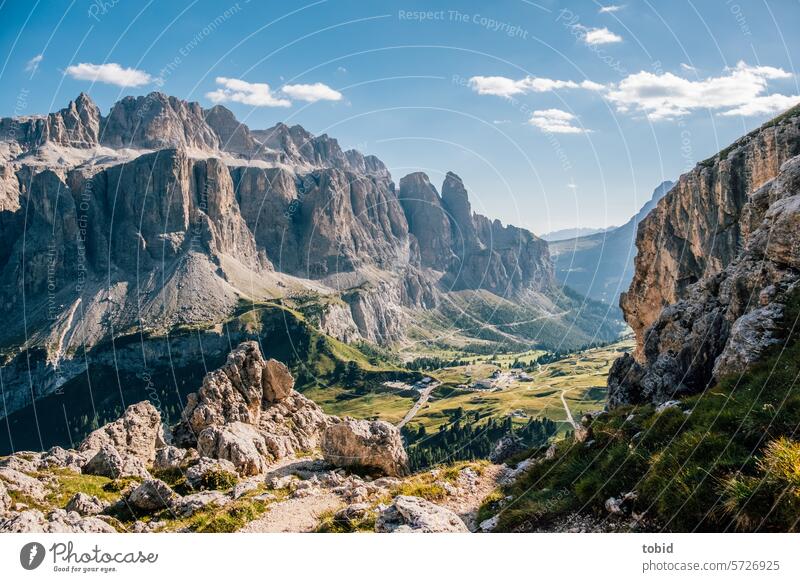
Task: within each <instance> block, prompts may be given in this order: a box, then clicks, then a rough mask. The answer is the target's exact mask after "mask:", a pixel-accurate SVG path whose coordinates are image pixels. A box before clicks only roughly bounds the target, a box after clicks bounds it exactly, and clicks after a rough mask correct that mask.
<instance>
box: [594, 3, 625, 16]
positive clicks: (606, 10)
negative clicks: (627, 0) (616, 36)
mask: <svg viewBox="0 0 800 582" xmlns="http://www.w3.org/2000/svg"><path fill="white" fill-rule="evenodd" d="M623 8H624V6H622V5H620V4H609V5H608V6H601V7H600V10H598V12H599V13H600V14H610V13H611V12H619V11H620V10H622V9H623Z"/></svg>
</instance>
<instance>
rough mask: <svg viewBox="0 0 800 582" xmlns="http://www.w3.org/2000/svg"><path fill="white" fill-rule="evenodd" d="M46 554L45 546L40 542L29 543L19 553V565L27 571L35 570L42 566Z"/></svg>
mask: <svg viewBox="0 0 800 582" xmlns="http://www.w3.org/2000/svg"><path fill="white" fill-rule="evenodd" d="M44 554H45V551H44V546H43V545H42V544H40V543H39V542H30V543H27V544H25V545H24V546H22V549H21V550H20V552H19V563H20V564H22V567H23V568H25V569H26V570H35V569H36V568H38V567H39V566H41V565H42V562H43V561H44Z"/></svg>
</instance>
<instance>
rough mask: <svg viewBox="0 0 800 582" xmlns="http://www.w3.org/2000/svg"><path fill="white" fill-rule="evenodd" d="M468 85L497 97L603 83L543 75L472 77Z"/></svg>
mask: <svg viewBox="0 0 800 582" xmlns="http://www.w3.org/2000/svg"><path fill="white" fill-rule="evenodd" d="M469 86H470V87H472V90H473V91H475V92H477V93H478V94H479V95H496V96H498V97H512V96H513V95H519V94H522V93H545V92H547V91H557V90H558V89H587V90H590V91H600V90H601V89H603V85H600V84H599V83H594V82H593V81H588V80H587V81H581V82H580V83H576V82H575V81H559V80H557V79H547V78H544V77H525V78H524V79H509V78H508V77H482V76H477V77H472V78H471V79H470V80H469Z"/></svg>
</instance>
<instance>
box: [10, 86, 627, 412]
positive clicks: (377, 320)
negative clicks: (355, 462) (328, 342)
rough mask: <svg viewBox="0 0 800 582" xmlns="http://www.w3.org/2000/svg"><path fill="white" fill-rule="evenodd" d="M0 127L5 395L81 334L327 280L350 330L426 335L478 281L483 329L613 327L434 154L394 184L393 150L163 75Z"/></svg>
mask: <svg viewBox="0 0 800 582" xmlns="http://www.w3.org/2000/svg"><path fill="white" fill-rule="evenodd" d="M0 137H2V141H0V144H2V149H0V168H2V171H1V172H0V177H2V182H1V184H2V187H3V188H2V192H3V196H2V197H1V198H0V200H2V203H3V205H2V211H1V212H0V238H2V240H3V254H2V255H0V301H2V303H3V305H4V306H5V308H6V310H7V312H8V313H15V314H16V315H17V316H16V317H12V318H10V324H9V325H8V326H5V327H4V329H3V330H1V331H0V347H1V348H2V350H3V353H4V360H5V363H6V373H5V375H4V383H5V386H6V390H7V392H8V395H9V396H8V399H7V400H8V402H7V408H6V411H5V412H3V414H4V415H5V414H8V412H9V411H13V410H17V409H19V408H20V407H24V406H27V405H28V404H30V402H31V391H30V390H29V389H28V388H27V386H28V384H29V382H31V381H33V382H35V383H36V385H37V391H38V392H39V393H38V394H37V397H38V396H46V395H48V394H53V393H54V392H55V391H56V390H57V389H58V386H59V385H62V384H63V383H64V382H66V381H69V380H70V379H74V378H75V377H76V374H77V375H80V374H83V373H85V372H86V370H87V366H90V364H79V363H78V362H76V361H75V356H76V354H78V353H84V354H86V353H90V352H91V350H92V349H93V348H95V347H97V346H101V345H103V344H106V343H108V342H112V344H113V342H114V341H115V340H116V339H117V338H120V337H123V336H126V334H128V335H129V334H139V335H140V336H142V341H148V340H147V339H146V336H149V335H152V334H168V333H170V330H171V329H173V328H175V327H176V326H184V327H185V326H190V327H198V328H206V327H209V326H213V325H217V324H219V323H220V322H223V321H225V320H227V319H228V318H230V317H231V316H232V315H233V314H234V313H235V312H236V310H237V308H238V306H239V305H241V304H242V302H245V303H247V302H249V303H253V304H257V303H259V302H263V301H272V300H277V299H280V300H282V299H291V298H292V297H295V296H306V295H308V294H309V293H311V294H316V295H317V296H318V297H320V298H321V299H320V310H321V313H320V315H319V317H317V318H316V321H317V322H318V325H319V326H320V328H321V329H322V330H323V331H324V332H325V333H327V334H329V335H331V336H333V337H334V338H337V339H341V340H344V341H349V342H354V341H362V340H365V341H368V342H371V343H376V344H404V343H407V342H409V341H417V339H416V338H409V330H410V329H411V328H412V327H413V323H414V321H415V319H417V318H418V315H417V314H418V313H419V312H420V311H421V310H422V311H425V310H436V309H439V306H440V304H441V303H442V299H443V298H445V297H446V296H447V294H448V293H451V292H455V291H458V292H465V291H484V290H485V291H488V292H489V293H490V295H489V296H484V295H481V294H476V295H475V296H474V297H472V298H471V299H470V300H469V301H467V302H466V303H464V300H463V298H460V299H459V309H460V310H461V311H460V315H459V317H467V318H469V317H473V316H472V315H471V314H470V311H475V312H476V313H478V312H480V313H481V314H482V315H481V317H486V314H488V317H489V319H488V320H486V321H485V323H487V325H488V328H486V329H489V330H492V329H494V330H495V331H494V332H492V333H488V332H487V331H486V329H484V328H482V330H481V331H480V332H479V333H480V336H479V337H477V341H479V342H484V343H486V342H500V343H503V342H508V341H513V342H515V345H538V344H541V342H542V341H545V342H546V343H547V345H553V346H555V345H556V343H566V345H583V344H586V343H589V342H591V341H595V340H596V339H597V338H605V339H611V338H613V337H614V335H615V333H616V327H615V326H614V325H613V323H608V322H602V321H601V320H600V319H597V318H596V319H590V321H588V322H586V321H584V319H583V318H579V317H577V315H578V313H580V312H581V310H583V311H584V312H585V311H586V310H587V309H588V310H590V309H592V307H591V305H590V306H588V307H587V306H586V305H584V304H583V303H582V302H581V301H578V300H577V299H575V298H573V297H570V296H568V295H565V294H564V293H563V292H561V291H560V290H559V289H558V288H557V286H556V285H555V284H554V281H553V276H552V266H551V263H550V259H549V255H548V251H547V245H546V243H545V242H544V241H542V240H541V239H539V238H538V237H536V236H535V235H533V234H532V233H530V232H529V231H526V230H524V229H520V228H517V227H513V226H504V225H502V224H501V223H500V222H499V221H497V220H494V221H493V220H490V219H489V218H486V217H482V216H481V215H478V214H474V213H472V211H471V208H470V205H469V199H468V194H467V192H466V189H465V188H464V186H463V183H462V182H461V180H460V178H458V177H457V176H456V175H455V174H452V173H450V174H448V176H447V177H446V179H445V183H444V186H443V188H442V195H440V194H439V192H438V191H437V190H436V188H435V187H434V186H433V185H431V184H430V181H429V180H428V178H427V176H424V175H421V174H420V175H416V176H415V178H414V179H412V180H410V181H409V180H406V182H404V181H403V180H401V184H400V187H399V188H398V187H397V186H396V185H395V184H394V182H393V181H392V178H391V175H390V173H389V171H388V169H387V168H386V166H385V165H384V164H383V163H382V162H380V160H378V159H377V158H375V157H374V156H364V155H363V154H360V153H359V152H355V151H353V150H349V151H348V152H343V151H342V149H341V148H340V147H339V145H338V142H337V141H336V139H335V138H332V137H329V136H327V135H322V136H313V135H312V134H310V133H309V132H307V131H305V130H304V129H303V128H302V127H300V126H297V125H295V126H292V127H289V126H287V125H284V124H277V125H276V126H274V127H273V128H270V129H267V130H250V129H249V128H247V127H246V126H244V125H243V124H239V123H238V122H237V121H236V119H235V117H234V116H233V114H232V113H230V111H228V110H227V109H225V108H223V107H221V106H215V107H213V108H211V109H210V110H204V109H202V107H200V106H199V104H196V103H187V102H185V101H182V100H180V99H177V98H174V97H168V96H166V95H164V94H162V93H157V92H156V93H151V94H149V95H147V96H140V97H125V98H123V99H122V100H120V101H119V102H118V103H116V104H115V105H114V106H113V107H112V108H111V110H110V112H109V114H108V115H107V116H105V117H104V116H102V115H101V114H100V111H99V108H97V106H96V105H94V103H93V102H92V101H91V99H90V98H89V97H88V96H87V95H85V94H81V95H80V96H79V97H78V98H77V99H76V100H75V101H72V102H71V103H70V104H69V105H68V107H67V108H65V109H62V110H60V111H58V112H56V113H52V114H48V115H47V116H39V117H36V118H23V119H17V120H14V119H3V120H0ZM226 148H227V149H226ZM423 176H424V177H423ZM404 184H406V187H404ZM423 186H424V188H423ZM420 204H422V205H423V206H421V208H422V210H423V211H422V212H421V213H418V214H415V213H414V211H413V207H415V206H419V205H420ZM415 216H416V217H418V218H419V219H420V220H422V219H425V220H427V219H429V218H430V217H432V216H438V219H439V222H438V223H437V224H433V225H426V224H425V222H420V221H419V220H416V221H415ZM431 228H435V229H436V232H432V231H431V230H430V229H431ZM433 235H436V236H433ZM439 235H440V236H441V237H443V238H441V240H440V239H439V238H437V236H439ZM33 253H35V255H34V254H33ZM442 257H446V258H447V260H442ZM322 298H326V299H324V300H323V299H322ZM487 298H488V301H489V303H488V304H487V303H486V302H487ZM506 300H513V301H514V302H515V304H516V309H517V310H518V313H517V314H516V315H514V317H516V318H518V319H520V320H526V319H535V318H539V317H542V318H543V319H542V321H544V324H543V325H542V326H540V327H539V328H538V329H532V328H530V327H527V328H525V329H526V331H525V332H524V333H517V332H515V333H514V334H509V333H507V332H502V333H499V331H500V328H496V327H494V324H493V323H492V322H491V317H492V314H493V313H494V311H496V308H489V307H488V305H494V304H495V303H498V304H499V303H501V302H502V301H506ZM448 309H450V308H448ZM464 310H466V311H464ZM513 321H514V320H513V318H512V319H511V320H510V321H509V320H508V318H504V319H503V322H502V325H503V326H507V325H509V324H513ZM576 322H577V323H576ZM470 327H474V326H472V325H471V326H470ZM431 331H433V335H431V334H430V332H431ZM425 333H426V334H428V335H427V336H426V337H425V338H424V341H426V342H434V343H437V342H441V341H449V339H448V338H450V337H451V336H452V335H453V333H455V334H456V335H458V336H459V337H461V336H463V334H464V333H467V335H466V336H464V339H460V340H459V341H461V342H462V343H463V342H465V341H472V340H469V337H472V336H469V335H468V333H469V332H463V331H461V330H459V329H455V330H454V329H448V328H443V329H439V330H425ZM559 336H561V339H560V340H557V338H558V337H559ZM487 338H490V339H487ZM541 338H548V339H546V340H543V339H541ZM473 339H476V338H473Z"/></svg>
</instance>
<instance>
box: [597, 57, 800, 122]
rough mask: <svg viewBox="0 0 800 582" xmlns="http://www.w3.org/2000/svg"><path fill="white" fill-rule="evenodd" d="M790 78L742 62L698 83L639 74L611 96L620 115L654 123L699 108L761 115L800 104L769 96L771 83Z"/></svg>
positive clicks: (666, 75)
mask: <svg viewBox="0 0 800 582" xmlns="http://www.w3.org/2000/svg"><path fill="white" fill-rule="evenodd" d="M791 76H792V75H791V74H790V73H788V72H786V71H784V70H783V69H779V68H775V67H765V66H750V65H748V64H747V63H745V62H744V61H740V62H739V63H738V64H737V65H736V66H735V67H733V68H731V69H726V70H725V72H724V73H723V74H722V75H720V76H717V77H708V78H706V79H702V80H699V81H690V80H688V79H684V78H682V77H678V76H677V75H675V74H673V73H663V74H654V73H649V72H646V71H641V72H639V73H635V74H633V75H629V76H627V77H626V78H625V79H623V80H622V81H620V83H619V84H618V85H616V86H615V87H613V88H611V89H610V90H609V92H608V93H607V97H608V99H609V100H610V101H611V102H612V103H614V104H615V105H616V108H617V111H619V112H621V113H629V112H642V113H644V114H646V115H647V116H648V117H649V118H650V119H653V120H658V119H671V118H676V117H681V116H684V115H688V114H689V113H691V112H692V111H693V110H696V109H712V110H720V112H721V114H722V115H761V114H768V113H775V112H777V111H781V110H783V109H786V108H787V107H790V106H791V105H793V104H794V103H796V102H797V101H800V96H797V95H795V96H785V95H781V94H777V93H776V94H771V95H767V94H765V93H766V91H767V85H768V82H769V81H771V80H775V79H788V78H791Z"/></svg>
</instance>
